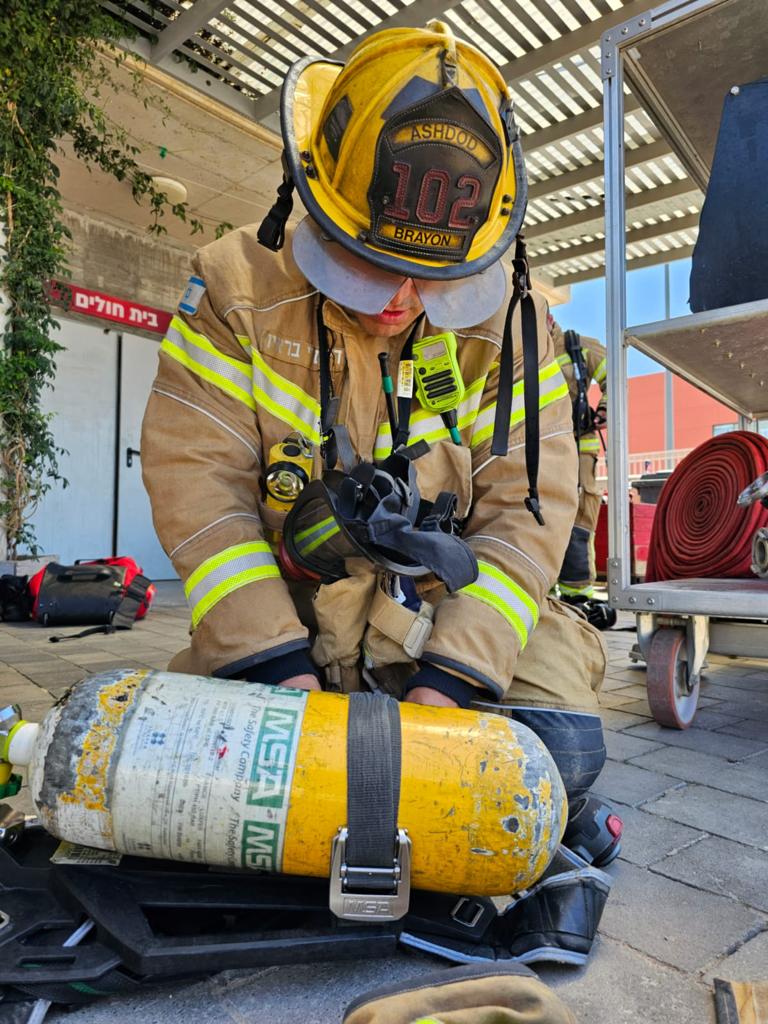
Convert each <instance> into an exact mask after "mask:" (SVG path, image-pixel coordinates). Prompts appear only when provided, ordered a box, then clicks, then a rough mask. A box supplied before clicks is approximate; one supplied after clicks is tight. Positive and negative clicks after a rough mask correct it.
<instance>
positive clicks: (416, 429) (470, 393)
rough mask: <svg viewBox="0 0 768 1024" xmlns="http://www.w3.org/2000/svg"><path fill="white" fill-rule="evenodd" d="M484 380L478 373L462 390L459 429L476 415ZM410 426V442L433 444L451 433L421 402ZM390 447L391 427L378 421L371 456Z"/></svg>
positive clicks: (379, 455)
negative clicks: (475, 378) (422, 406)
mask: <svg viewBox="0 0 768 1024" xmlns="http://www.w3.org/2000/svg"><path fill="white" fill-rule="evenodd" d="M485 381H486V378H485V377H478V379H477V380H475V381H473V382H472V383H471V384H470V385H469V387H468V388H467V389H466V390H465V392H464V398H463V399H462V400H461V402H460V404H459V407H458V409H457V416H458V428H459V430H465V429H466V428H467V427H471V426H472V424H473V423H474V422H475V420H476V419H477V413H478V409H479V408H480V399H481V398H482V396H483V389H484V388H485ZM409 426H410V433H409V436H408V443H409V444H414V443H415V442H416V441H426V442H427V444H434V443H435V442H436V441H450V440H451V435H450V434H449V433H448V430H447V429H446V426H445V424H444V423H443V420H442V418H441V417H440V416H436V415H435V414H434V413H431V412H429V411H428V410H427V409H423V408H421V406H419V407H418V408H417V409H416V410H415V411H414V412H413V414H412V415H411V421H410V424H409ZM391 451H392V430H391V429H390V426H389V423H387V422H384V423H381V424H380V425H379V429H378V431H377V434H376V444H375V447H374V449H373V457H374V459H385V458H386V457H387V455H389V453H390V452H391Z"/></svg>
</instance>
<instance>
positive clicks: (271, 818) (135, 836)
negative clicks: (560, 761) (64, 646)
mask: <svg viewBox="0 0 768 1024" xmlns="http://www.w3.org/2000/svg"><path fill="white" fill-rule="evenodd" d="M348 707H349V701H348V698H347V697H345V696H343V695H339V694H331V693H319V692H316V693H306V692H303V691H300V690H289V689H284V688H281V687H268V686H260V685H258V684H254V683H244V682H239V681H228V680H220V679H205V678H202V677H199V676H182V675H174V674H172V673H167V672H151V671H139V672H132V671H128V670H125V671H117V672H110V673H107V674H104V675H99V676H93V677H91V678H89V679H86V680H84V681H83V682H82V683H79V684H78V685H77V686H75V687H73V689H72V690H70V691H69V693H68V694H67V696H66V697H65V698H64V699H63V700H62V701H61V702H59V704H57V705H56V706H55V707H54V708H52V709H51V711H50V712H49V713H48V714H47V715H46V717H45V719H44V720H43V722H42V724H41V725H32V724H25V725H23V726H21V727H20V728H17V729H16V730H15V732H14V735H13V737H12V739H11V740H10V743H9V744H8V752H7V760H8V761H11V762H13V763H15V764H19V765H26V766H28V775H29V784H30V790H31V794H32V797H33V800H34V802H35V804H36V807H37V810H38V813H39V815H40V818H41V821H42V824H43V825H44V827H45V828H46V829H47V830H48V831H49V832H51V833H52V834H53V835H55V836H58V837H60V838H61V839H66V840H69V841H71V842H75V843H82V844H85V845H87V846H95V847H99V848H101V849H106V850H117V851H120V852H122V853H126V854H136V855H139V856H145V857H159V858H168V859H172V860H179V861H188V862H195V863H203V864H210V865H218V866H224V867H229V868H253V869H258V870H267V871H278V872H284V873H287V874H298V875H313V876H315V877H328V874H329V870H330V858H331V844H332V840H333V838H334V836H335V835H336V833H337V831H338V829H339V828H340V827H341V826H344V825H346V823H347V822H346V817H347V811H346V800H347V752H346V751H347V717H348ZM400 716H401V734H402V775H401V789H400V811H399V816H398V825H399V827H400V828H404V829H407V830H408V833H409V836H410V839H411V844H412V870H411V881H412V884H413V885H414V886H416V887H418V888H423V889H431V890H435V891H438V892H449V893H459V892H463V893H471V894H473V895H478V896H481V895H491V896H493V895H507V894H509V893H513V892H516V891H519V890H521V889H524V888H526V887H527V886H529V885H530V884H531V883H532V882H534V881H535V880H536V879H537V878H538V877H540V875H541V874H542V873H543V871H544V870H545V869H546V867H547V865H548V864H549V861H550V860H551V858H552V856H553V854H554V852H555V849H556V847H557V845H558V843H559V841H560V838H561V835H562V831H563V829H564V827H565V821H566V800H565V794H564V790H563V785H562V781H561V779H560V776H559V775H558V773H557V769H556V768H555V765H554V762H553V761H552V758H551V757H550V755H549V753H548V752H547V750H546V748H545V747H544V746H543V744H542V743H541V741H540V740H539V739H538V738H537V737H536V736H535V735H534V733H532V732H531V731H530V730H529V729H527V728H526V727H525V726H523V725H520V724H518V723H515V722H513V721H511V720H509V719H507V718H502V717H500V716H498V715H493V714H485V713H479V712H475V711H464V710H459V709H447V708H432V707H424V706H421V705H418V704H402V705H400Z"/></svg>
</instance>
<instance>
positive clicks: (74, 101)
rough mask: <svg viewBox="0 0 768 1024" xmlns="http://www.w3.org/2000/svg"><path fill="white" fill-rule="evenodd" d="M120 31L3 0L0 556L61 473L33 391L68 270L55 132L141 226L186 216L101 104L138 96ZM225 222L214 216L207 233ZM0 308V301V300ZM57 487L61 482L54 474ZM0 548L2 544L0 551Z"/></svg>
mask: <svg viewBox="0 0 768 1024" xmlns="http://www.w3.org/2000/svg"><path fill="white" fill-rule="evenodd" d="M128 34H129V32H128V30H127V29H126V25H125V23H123V22H121V21H118V20H117V19H116V18H114V17H112V15H110V14H109V13H108V12H107V11H106V10H105V9H104V8H102V7H101V6H100V5H99V4H98V3H97V2H96V0H5V3H4V4H3V16H2V18H0V296H4V297H5V300H6V302H5V316H4V318H3V319H4V322H0V332H1V337H0V522H1V523H2V526H3V529H4V532H5V537H6V545H7V555H8V557H10V558H15V557H16V556H17V554H18V553H19V551H21V550H22V549H23V550H26V551H28V552H29V553H31V554H36V553H37V547H36V544H35V537H34V532H33V530H32V528H31V525H30V521H29V520H30V517H31V516H32V515H33V514H34V511H35V509H36V507H37V505H38V503H39V502H40V500H41V498H42V497H43V496H44V495H45V494H46V493H47V492H48V491H49V490H50V488H51V487H52V486H53V484H54V482H55V481H58V480H61V475H60V473H59V468H58V458H59V456H60V455H61V454H62V449H60V448H58V447H57V445H56V442H55V439H54V437H53V434H52V431H51V417H50V416H48V415H46V414H45V413H44V412H43V411H42V408H41V396H42V393H43V391H44V389H45V387H46V386H49V385H50V383H51V381H52V380H53V377H54V374H55V369H56V362H55V359H56V352H57V351H59V350H60V348H61V346H60V345H58V344H57V343H56V342H55V341H54V340H53V337H52V334H53V331H54V330H55V329H56V328H57V327H58V323H57V322H56V320H55V319H54V317H53V315H52V295H51V291H50V284H51V282H52V281H54V280H57V281H60V280H66V279H67V278H68V273H67V246H68V240H69V238H70V233H69V231H68V229H67V227H66V225H65V224H64V222H63V220H62V203H61V195H60V193H59V190H58V178H59V169H58V166H57V159H58V157H59V156H60V154H61V146H62V142H63V141H64V140H68V142H69V144H70V146H71V148H72V150H73V151H74V153H75V155H76V156H77V157H78V158H79V159H80V160H82V161H83V162H84V163H85V164H87V165H88V166H89V167H92V168H93V167H95V168H99V169H100V170H101V171H103V172H105V173H107V174H109V175H111V176H112V177H113V178H115V179H116V180H117V181H124V182H126V183H127V184H129V185H130V188H131V191H132V193H133V196H134V199H136V201H137V202H143V203H146V204H147V205H148V208H149V225H148V230H149V231H151V232H153V233H154V234H162V233H164V232H165V231H166V228H165V226H164V224H163V223H162V218H163V216H164V214H165V213H166V212H170V214H171V215H172V216H174V217H177V218H179V219H181V220H183V221H185V222H187V223H188V224H189V227H190V230H191V232H192V233H195V232H198V231H201V230H202V229H203V225H202V224H201V222H200V221H199V220H197V219H195V218H193V217H191V216H189V212H188V207H187V204H186V203H170V202H169V201H168V199H167V197H166V195H165V194H164V193H162V192H160V191H159V190H158V189H157V188H155V186H154V184H153V182H152V179H151V177H150V175H148V174H147V173H145V172H144V171H142V169H141V167H140V166H139V164H138V162H137V159H136V158H137V155H138V152H139V151H138V149H137V148H136V147H135V146H133V145H131V143H130V140H129V139H128V137H127V135H126V133H125V132H124V131H123V130H122V129H121V128H120V126H119V125H117V124H115V123H114V122H112V121H111V120H110V119H109V118H108V117H107V115H106V114H105V112H104V110H103V109H102V106H101V104H100V98H101V97H102V96H104V95H105V94H107V93H108V92H110V91H115V90H121V89H125V88H129V89H131V91H133V92H134V94H135V95H137V96H141V98H142V101H143V102H144V105H145V106H150V105H158V104H159V101H157V100H153V99H152V98H151V97H148V96H146V95H144V93H143V91H142V82H141V74H140V72H138V71H135V72H132V74H131V75H130V77H129V78H128V81H129V82H130V83H131V84H130V85H128V86H126V85H125V84H124V82H125V78H121V80H120V81H118V80H117V79H116V77H115V71H116V69H118V68H119V67H121V66H123V65H125V57H126V54H125V51H124V50H122V49H120V47H119V46H118V43H119V42H121V41H123V40H124V39H125V37H126V35H128ZM230 227H231V225H229V224H226V225H219V227H218V228H217V232H216V233H217V236H218V235H219V234H220V233H222V231H223V230H226V229H227V228H230ZM0 315H2V310H0ZM64 483H65V485H66V482H65V481H64ZM2 554H3V552H2V551H1V550H0V556H2Z"/></svg>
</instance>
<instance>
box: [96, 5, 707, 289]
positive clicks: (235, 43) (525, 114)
mask: <svg viewBox="0 0 768 1024" xmlns="http://www.w3.org/2000/svg"><path fill="white" fill-rule="evenodd" d="M102 3H103V6H104V7H106V8H107V9H108V10H110V11H112V12H113V13H115V14H117V15H118V16H119V17H120V18H121V19H123V20H124V21H126V22H128V23H130V24H131V25H132V26H133V27H134V28H135V29H137V30H138V31H139V33H140V36H141V37H143V38H142V39H141V41H140V42H139V43H138V44H136V48H137V49H139V50H140V52H141V53H142V55H143V56H144V57H145V58H146V59H147V60H148V61H149V62H150V63H153V64H156V65H157V66H158V67H160V68H162V69H163V70H166V71H169V72H170V73H171V74H174V75H176V77H182V78H184V79H185V80H186V81H188V82H189V83H190V84H191V85H193V86H195V87H196V88H199V89H200V90H201V91H204V92H206V93H207V94H209V95H212V96H213V97H214V98H215V99H217V100H218V101H219V102H222V103H225V104H227V105H230V106H233V107H235V108H236V109H237V110H239V111H240V112H241V113H246V114H247V116H249V117H252V118H254V119H255V120H257V121H260V122H263V123H264V125H265V126H266V127H269V128H272V129H276V127H277V113H276V111H277V108H278V104H279V94H280V85H281V83H282V79H283V76H284V75H285V73H286V71H287V70H288V67H289V66H290V64H291V63H292V62H293V61H295V60H298V59H299V58H300V57H303V56H305V55H306V54H308V53H313V52H314V53H321V54H326V55H329V56H333V57H335V58H338V59H343V58H344V57H345V56H346V55H347V54H348V53H349V52H350V51H351V50H352V49H353V47H354V46H355V45H356V44H357V42H358V41H359V39H360V38H361V37H362V36H364V35H366V34H368V33H370V32H371V31H375V30H376V29H378V28H380V27H387V28H389V27H395V26H403V25H422V24H424V23H425V22H426V21H427V20H429V19H430V18H434V17H441V18H443V19H444V20H446V21H448V22H449V23H450V24H451V25H452V27H453V28H454V30H455V32H456V34H457V35H458V36H461V37H463V38H465V39H467V40H469V41H470V42H473V43H475V44H476V45H477V46H478V47H479V48H481V49H482V50H484V51H485V52H486V53H487V54H488V55H489V56H490V57H491V58H492V59H493V60H494V61H496V62H497V63H498V64H499V65H500V66H501V68H502V71H503V73H504V75H505V76H506V78H507V80H508V81H509V83H510V85H511V86H512V90H513V93H514V96H515V100H516V113H517V120H518V124H519V125H520V126H521V128H522V130H523V140H522V141H523V151H524V153H525V158H526V163H527V167H528V176H529V182H530V199H529V205H528V214H527V217H526V232H525V233H526V237H527V239H528V245H529V254H530V256H531V262H532V264H533V266H534V268H535V269H536V270H537V272H538V273H540V274H543V275H545V276H546V277H547V278H548V279H550V280H551V281H552V283H553V284H554V285H556V286H561V285H567V284H571V283H574V282H577V281H583V280H587V279H589V278H593V277H600V276H602V275H603V272H604V254H603V239H604V225H603V177H602V171H603V129H602V83H601V78H600V53H599V40H600V36H601V34H602V33H603V32H604V31H605V30H606V29H608V28H611V27H613V26H614V25H617V24H620V23H621V22H623V21H625V20H627V19H628V18H630V17H634V16H635V15H638V14H640V13H642V12H645V11H646V10H648V9H650V7H651V6H653V0H461V2H455V0H441V2H438V0H410V2H408V0H230V2H226V0H225V2H221V0H131V2H126V0H102ZM627 110H628V111H629V114H628V117H627V120H626V136H625V144H626V163H627V191H628V197H627V231H628V234H627V243H628V249H627V256H628V260H629V263H628V268H629V269H633V268H635V267H641V266H648V265H651V264H654V263H663V262H666V261H668V260H670V259H679V258H682V257H683V256H687V255H690V252H691V250H692V246H693V243H694V242H695V240H696V232H697V225H698V214H699V211H700V209H701V203H702V196H701V193H700V192H699V190H698V188H697V187H696V186H695V185H694V184H693V182H692V181H691V180H690V179H689V178H688V176H687V174H686V172H685V170H684V169H683V167H682V165H681V164H680V162H679V161H678V160H677V158H676V157H674V156H673V155H672V153H671V152H670V149H669V147H668V145H667V143H666V142H665V141H664V140H663V139H662V138H661V135H660V133H659V131H658V129H657V128H656V127H655V125H654V124H653V123H652V122H651V120H650V119H649V117H648V116H647V115H646V114H645V113H644V112H643V111H642V110H641V109H640V108H639V104H638V103H637V102H636V101H635V100H634V97H632V96H631V95H629V94H628V98H627Z"/></svg>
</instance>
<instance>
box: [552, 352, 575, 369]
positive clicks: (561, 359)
mask: <svg viewBox="0 0 768 1024" xmlns="http://www.w3.org/2000/svg"><path fill="white" fill-rule="evenodd" d="M555 362H556V363H557V365H558V366H572V365H573V360H572V359H571V357H570V356H569V355H568V353H567V352H563V354H562V355H559V356H558V357H557V359H556V360H555Z"/></svg>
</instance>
